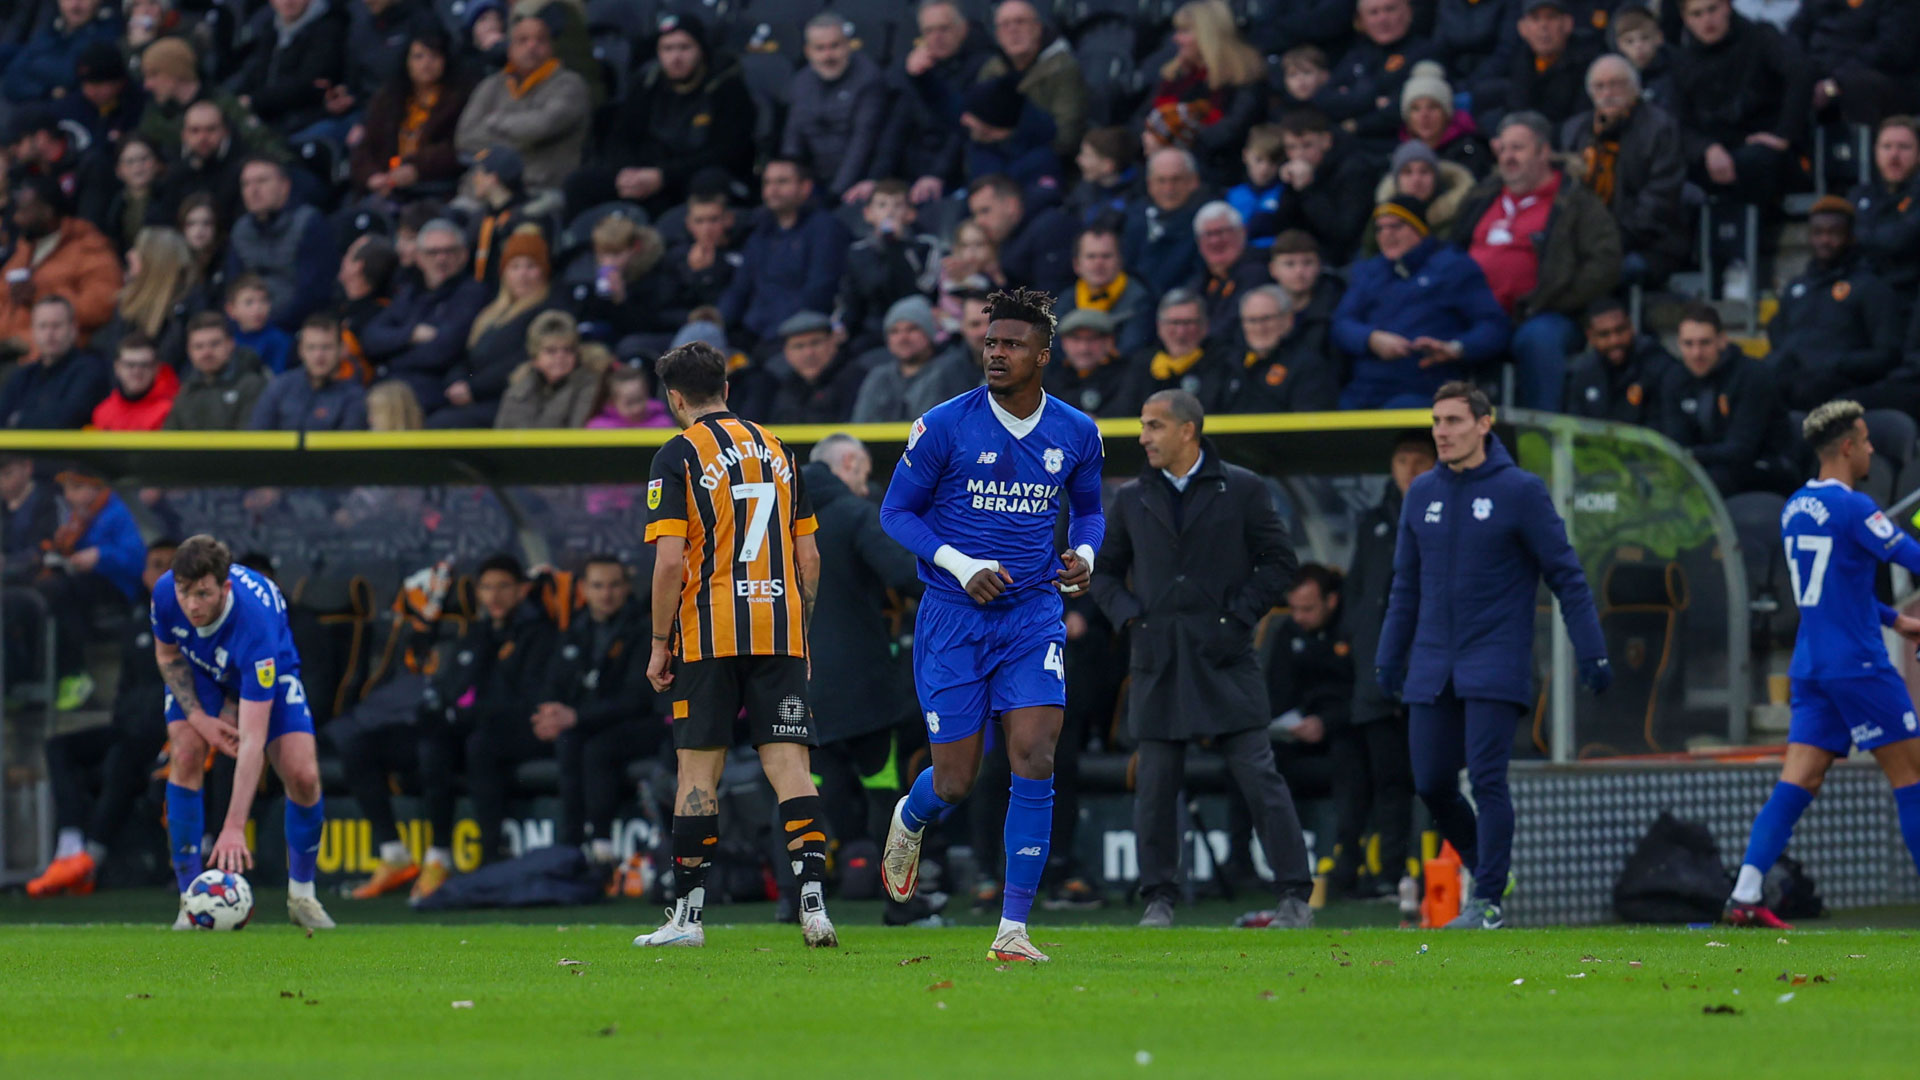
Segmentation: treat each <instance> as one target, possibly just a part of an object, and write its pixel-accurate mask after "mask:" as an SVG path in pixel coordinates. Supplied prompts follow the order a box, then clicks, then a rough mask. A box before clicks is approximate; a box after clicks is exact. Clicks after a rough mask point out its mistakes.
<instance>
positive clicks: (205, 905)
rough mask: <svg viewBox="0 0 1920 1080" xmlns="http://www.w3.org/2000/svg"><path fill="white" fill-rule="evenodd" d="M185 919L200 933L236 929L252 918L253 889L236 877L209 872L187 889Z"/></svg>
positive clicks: (224, 872)
mask: <svg viewBox="0 0 1920 1080" xmlns="http://www.w3.org/2000/svg"><path fill="white" fill-rule="evenodd" d="M187 918H189V919H191V920H193V925H194V926H196V927H198V928H199V929H202V930H239V929H241V928H242V927H244V926H246V925H247V920H248V919H251V918H253V886H251V885H249V884H247V879H246V878H243V877H241V876H240V875H239V874H229V873H227V872H226V871H225V870H209V871H207V872H206V873H204V874H201V875H200V876H199V877H197V878H194V879H193V884H191V885H188V886H187Z"/></svg>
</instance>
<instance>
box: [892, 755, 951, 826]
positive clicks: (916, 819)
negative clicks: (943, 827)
mask: <svg viewBox="0 0 1920 1080" xmlns="http://www.w3.org/2000/svg"><path fill="white" fill-rule="evenodd" d="M951 813H953V804H952V803H950V802H948V801H947V800H945V799H943V798H941V797H940V796H938V795H935V794H934V793H933V770H932V769H930V768H928V769H922V770H920V775H919V776H916V777H914V778H913V786H912V787H910V788H908V789H907V804H906V805H905V806H903V807H901V808H900V817H901V819H902V820H904V821H905V822H906V825H907V828H909V829H911V830H913V831H914V832H919V831H921V830H922V829H925V828H926V827H927V826H928V825H931V824H933V823H935V822H938V821H945V820H947V815H948V814H951Z"/></svg>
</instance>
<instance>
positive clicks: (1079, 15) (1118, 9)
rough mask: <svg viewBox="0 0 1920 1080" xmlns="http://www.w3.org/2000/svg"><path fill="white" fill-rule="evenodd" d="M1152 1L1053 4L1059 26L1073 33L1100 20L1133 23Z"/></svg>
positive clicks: (1066, 0)
mask: <svg viewBox="0 0 1920 1080" xmlns="http://www.w3.org/2000/svg"><path fill="white" fill-rule="evenodd" d="M1150 3H1151V0H1060V2H1058V3H1056V4H1054V6H1053V17H1054V21H1055V23H1056V24H1057V25H1058V26H1059V28H1060V29H1061V30H1062V31H1063V32H1065V33H1067V34H1069V35H1071V34H1073V33H1075V32H1076V31H1078V30H1080V29H1081V28H1082V27H1085V26H1086V25H1088V24H1089V23H1093V22H1096V21H1100V20H1118V21H1120V22H1124V23H1128V24H1132V23H1134V22H1136V21H1137V20H1138V19H1139V18H1140V17H1141V14H1142V12H1143V11H1144V9H1146V8H1147V7H1148V6H1149V4H1150Z"/></svg>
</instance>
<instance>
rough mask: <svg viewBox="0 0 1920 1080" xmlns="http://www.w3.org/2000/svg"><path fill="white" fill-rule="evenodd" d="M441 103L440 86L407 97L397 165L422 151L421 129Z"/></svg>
mask: <svg viewBox="0 0 1920 1080" xmlns="http://www.w3.org/2000/svg"><path fill="white" fill-rule="evenodd" d="M439 104H440V88H439V87H437V86H432V87H428V88H427V89H425V90H422V91H420V92H419V93H417V94H412V95H409V96H408V98H407V115H406V118H405V119H403V120H401V121H400V135H399V139H398V145H397V146H396V149H398V150H399V151H400V153H399V156H398V157H396V158H395V159H394V162H395V167H398V164H399V162H400V161H401V160H403V159H405V158H410V157H412V156H413V155H414V154H417V153H419V152H420V131H421V129H423V128H425V127H426V126H427V120H428V118H429V117H431V116H432V115H433V110H434V107H435V106H437V105H439Z"/></svg>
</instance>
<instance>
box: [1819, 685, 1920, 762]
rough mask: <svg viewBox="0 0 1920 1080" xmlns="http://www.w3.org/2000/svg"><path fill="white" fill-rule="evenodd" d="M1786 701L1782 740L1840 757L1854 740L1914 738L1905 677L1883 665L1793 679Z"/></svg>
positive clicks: (1919, 733) (1916, 727)
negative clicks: (1848, 674)
mask: <svg viewBox="0 0 1920 1080" xmlns="http://www.w3.org/2000/svg"><path fill="white" fill-rule="evenodd" d="M1789 701H1790V702H1791V703H1792V706H1793V719H1792V721H1791V722H1790V723H1789V724H1788V725H1787V741H1788V742H1796V743H1802V744H1804V745H1807V746H1817V747H1819V748H1820V749H1822V750H1825V751H1828V752H1829V753H1833V754H1838V755H1840V756H1841V757H1845V756H1846V755H1847V753H1848V751H1849V750H1851V749H1852V748H1853V747H1855V746H1858V747H1859V748H1860V749H1862V750H1877V749H1879V748H1880V747H1882V746H1886V745H1887V744H1889V743H1896V742H1899V741H1901V740H1902V739H1912V738H1920V720H1917V719H1916V718H1915V716H1914V710H1913V697H1912V695H1910V694H1908V693H1907V684H1906V682H1905V680H1903V679H1901V678H1900V676H1899V675H1898V674H1896V673H1894V672H1892V671H1889V670H1886V669H1884V668H1880V669H1876V670H1874V671H1873V672H1872V673H1871V674H1868V675H1862V676H1860V677H1858V678H1852V679H1795V680H1793V682H1792V684H1791V692H1790V694H1789Z"/></svg>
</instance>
